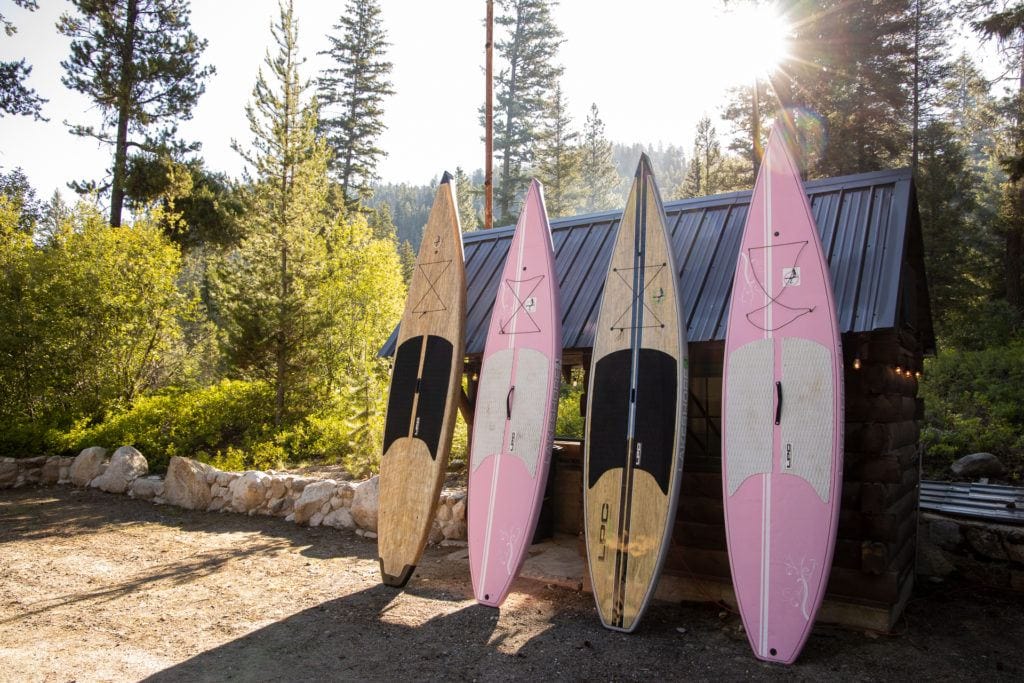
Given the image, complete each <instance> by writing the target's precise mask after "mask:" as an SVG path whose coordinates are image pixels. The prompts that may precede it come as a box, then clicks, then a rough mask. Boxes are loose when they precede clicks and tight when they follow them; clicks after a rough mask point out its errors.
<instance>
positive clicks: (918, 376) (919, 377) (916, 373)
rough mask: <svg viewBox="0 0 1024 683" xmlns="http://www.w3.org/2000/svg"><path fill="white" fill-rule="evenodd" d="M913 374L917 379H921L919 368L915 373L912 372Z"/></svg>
mask: <svg viewBox="0 0 1024 683" xmlns="http://www.w3.org/2000/svg"><path fill="white" fill-rule="evenodd" d="M914 376H915V377H917V378H918V379H921V376H922V373H921V371H920V370H918V371H917V372H915V373H914Z"/></svg>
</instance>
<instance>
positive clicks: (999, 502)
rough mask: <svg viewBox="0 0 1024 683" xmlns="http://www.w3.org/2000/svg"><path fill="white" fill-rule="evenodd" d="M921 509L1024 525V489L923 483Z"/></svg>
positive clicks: (1017, 487)
mask: <svg viewBox="0 0 1024 683" xmlns="http://www.w3.org/2000/svg"><path fill="white" fill-rule="evenodd" d="M920 506H921V509H922V510H928V511H930V512H944V513H946V514H951V515H957V516H959V517H971V518H974V519H984V520H987V521H990V522H1003V523H1006V524H1024V488H1020V487H1019V486H1003V485H1000V484H980V483H979V484H962V483H953V482H948V481H923V480H922V481H921V497H920Z"/></svg>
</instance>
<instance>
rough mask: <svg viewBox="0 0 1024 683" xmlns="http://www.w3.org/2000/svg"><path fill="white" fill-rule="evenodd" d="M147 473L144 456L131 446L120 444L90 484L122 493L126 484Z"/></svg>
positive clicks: (103, 489) (104, 489) (147, 464)
mask: <svg viewBox="0 0 1024 683" xmlns="http://www.w3.org/2000/svg"><path fill="white" fill-rule="evenodd" d="M147 474H149V463H147V462H146V458H145V457H144V456H143V455H142V453H139V452H138V451H137V450H135V449H134V448H132V447H131V446H121V447H120V448H118V449H117V450H116V451H114V455H113V456H112V457H111V458H110V465H108V466H107V469H106V470H105V471H104V472H103V474H101V475H100V476H98V477H96V478H95V479H93V481H92V484H91V486H93V487H95V488H98V489H100V490H101V491H106V492H107V493H124V492H125V491H127V490H128V486H129V485H130V484H131V483H132V482H133V481H135V480H136V479H138V478H139V477H144V476H146V475H147Z"/></svg>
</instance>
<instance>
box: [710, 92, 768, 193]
mask: <svg viewBox="0 0 1024 683" xmlns="http://www.w3.org/2000/svg"><path fill="white" fill-rule="evenodd" d="M756 84H757V103H758V105H757V120H756V121H755V120H754V96H755V94H754V88H753V86H749V85H747V86H740V87H738V88H732V89H731V90H730V91H729V100H728V103H727V104H726V106H725V110H724V111H723V113H722V118H723V119H724V120H726V121H729V122H730V123H731V128H732V133H733V136H732V140H731V141H730V142H729V146H728V149H729V151H730V152H732V153H734V154H737V155H739V156H744V157H747V158H748V159H749V160H750V161H749V164H750V165H749V167H748V168H747V171H746V173H747V176H746V178H745V179H744V180H745V181H746V183H747V184H748V185H749V186H751V187H752V186H753V185H754V176H755V170H756V169H757V168H759V167H760V164H761V157H762V156H764V145H765V143H766V142H767V141H768V133H770V132H771V123H772V121H773V120H774V119H775V117H776V116H777V115H778V113H779V109H778V99H777V98H776V97H774V96H771V95H770V94H769V93H770V90H769V84H768V83H767V82H766V81H763V80H761V79H758V80H757V81H756ZM755 125H756V129H755ZM755 130H756V131H757V133H758V139H757V140H754V134H755Z"/></svg>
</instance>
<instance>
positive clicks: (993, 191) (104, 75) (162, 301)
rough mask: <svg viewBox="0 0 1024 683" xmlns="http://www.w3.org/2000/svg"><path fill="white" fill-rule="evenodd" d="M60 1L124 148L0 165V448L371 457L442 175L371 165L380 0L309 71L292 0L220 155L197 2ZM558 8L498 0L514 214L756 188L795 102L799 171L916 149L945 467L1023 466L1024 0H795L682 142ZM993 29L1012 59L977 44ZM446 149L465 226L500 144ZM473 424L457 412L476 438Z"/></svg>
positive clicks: (858, 164)
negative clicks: (54, 178) (651, 172)
mask: <svg viewBox="0 0 1024 683" xmlns="http://www.w3.org/2000/svg"><path fill="white" fill-rule="evenodd" d="M478 4H479V7H477V8H476V9H479V10H480V14H481V18H482V15H483V3H478ZM725 4H727V5H730V6H733V7H736V6H750V5H758V4H760V5H762V6H763V5H765V4H767V3H750V2H738V1H737V2H729V3H725ZM67 5H68V7H67V11H66V12H64V14H63V15H62V16H61V18H60V20H59V22H58V23H57V25H56V26H55V27H54V31H55V35H57V34H60V35H63V36H64V37H65V38H68V39H70V50H69V53H68V55H67V57H66V59H65V60H64V61H63V62H62V67H63V76H62V78H61V84H60V85H58V84H56V83H54V84H52V87H53V88H58V87H66V88H69V89H71V90H74V91H76V92H79V93H81V94H83V95H85V96H86V97H88V98H89V100H90V101H91V102H92V103H93V104H94V108H93V109H91V110H89V111H86V112H83V113H82V115H81V120H79V121H69V122H66V124H67V127H68V130H69V132H71V133H72V134H74V135H79V136H84V137H88V138H92V139H95V140H96V141H98V143H99V144H102V145H104V147H105V148H106V149H109V155H110V156H109V158H110V165H109V167H107V168H97V169H96V172H95V174H94V175H93V177H90V178H83V179H81V180H79V181H77V182H74V183H71V184H70V187H69V189H68V190H67V191H64V192H60V191H58V192H55V193H54V194H53V195H52V196H50V197H47V198H44V197H39V196H37V193H36V190H35V189H34V188H33V186H32V182H31V179H30V178H28V177H26V175H25V173H24V172H23V171H22V170H21V169H20V168H17V167H15V168H4V169H0V455H11V456H15V457H20V456H31V455H38V454H41V453H66V452H74V451H76V450H77V449H79V448H81V447H83V446H86V445H97V444H98V445H107V446H117V445H121V444H126V443H131V444H134V445H136V446H137V447H138V448H139V449H140V450H142V451H143V452H144V453H145V454H146V456H147V458H148V459H149V461H150V465H151V467H152V468H153V469H155V470H157V471H159V470H160V469H162V468H163V467H165V466H166V463H167V461H168V460H169V458H170V457H171V456H173V455H187V456H192V457H198V458H199V459H202V460H205V461H207V462H211V463H214V464H216V465H218V466H220V467H222V468H227V469H253V468H255V469H266V468H279V467H283V466H286V465H294V464H297V463H302V462H332V463H340V464H342V465H344V467H345V468H346V469H347V470H348V471H349V472H350V473H351V474H352V475H353V476H361V475H365V474H367V473H370V472H373V471H374V470H375V469H376V467H377V464H378V462H379V457H380V438H381V432H382V422H383V410H384V402H385V400H386V393H387V380H388V371H389V368H388V362H387V360H386V359H381V358H378V357H377V351H378V349H379V348H380V347H381V345H382V344H383V342H384V340H385V339H386V338H387V336H388V334H390V332H391V330H392V329H393V327H394V325H395V324H396V323H397V321H398V318H399V317H400V315H401V310H402V306H403V303H404V296H405V287H406V284H407V282H408V278H409V275H410V272H411V269H412V264H413V262H414V258H415V252H416V249H417V248H418V246H419V238H420V235H421V233H422V228H423V225H424V223H425V221H426V217H427V213H428V212H429V209H430V204H431V202H432V199H433V194H434V190H435V189H436V183H437V178H434V179H432V180H430V181H429V182H424V183H423V184H422V185H415V184H409V183H389V182H387V181H386V180H384V179H382V178H380V177H379V175H378V172H377V169H378V166H379V164H380V161H381V159H382V158H383V156H384V155H385V154H386V150H384V149H381V148H380V143H379V141H380V135H381V133H382V131H383V129H384V125H385V124H384V111H385V108H386V107H387V104H388V98H389V96H390V95H392V94H393V92H394V90H393V88H394V86H393V84H392V83H391V81H390V79H389V75H390V73H391V68H392V65H391V63H390V62H389V60H388V48H389V43H388V32H387V28H386V26H385V25H384V23H383V21H382V17H381V11H380V7H379V5H378V1H377V0H349V1H348V2H347V3H346V4H345V6H344V7H343V8H342V10H341V12H340V15H339V17H338V21H337V24H336V25H335V26H333V28H331V29H330V32H329V34H328V37H329V45H330V47H329V49H328V50H327V53H326V56H327V57H328V58H329V59H328V64H329V66H327V67H325V68H324V69H322V70H321V71H319V72H317V73H308V72H307V69H306V68H305V60H304V57H305V55H304V52H303V47H302V43H301V40H300V33H299V31H298V22H297V20H296V14H295V11H294V7H293V5H292V2H291V1H290V0H285V1H283V2H282V3H281V5H280V8H279V12H278V14H277V16H276V17H275V19H274V23H273V28H272V37H273V45H272V48H271V49H270V50H268V53H267V55H266V59H265V61H264V63H263V65H262V66H261V69H260V75H259V78H258V80H257V82H256V83H255V85H254V88H253V91H252V97H251V99H250V102H249V104H248V106H247V107H246V115H247V120H248V123H249V131H248V132H243V131H239V134H238V138H237V139H236V140H235V141H234V142H233V146H234V148H235V149H236V151H237V152H238V154H239V155H240V157H241V158H242V159H243V160H244V162H245V168H246V170H245V172H244V173H243V174H242V175H241V176H240V177H231V176H229V175H228V174H227V173H225V172H222V171H220V170H218V169H215V168H210V167H208V165H207V164H206V162H205V160H204V158H203V155H202V149H201V148H200V146H199V145H198V144H197V143H195V142H193V141H190V140H187V139H185V138H184V137H183V136H182V135H181V134H180V133H179V125H180V124H181V123H182V122H183V121H187V120H188V119H189V118H190V117H191V115H192V111H193V109H194V107H195V105H196V103H197V102H198V101H199V100H200V98H201V97H202V96H203V94H204V90H205V84H206V82H207V81H208V80H209V77H210V76H211V74H212V73H213V68H214V67H213V66H212V65H209V64H207V63H205V62H204V59H203V54H204V50H205V49H206V46H207V43H206V41H205V40H204V39H203V38H202V37H201V36H198V35H196V34H195V33H194V32H193V30H192V28H191V26H190V12H189V9H190V5H189V3H188V2H187V0H71V1H70V2H68V3H67ZM552 5H553V3H550V2H543V1H542V0H498V1H497V2H496V13H497V16H496V44H495V48H496V61H497V68H496V82H495V103H496V104H495V106H496V109H495V111H496V118H495V126H494V131H495V168H494V171H495V190H494V205H495V224H496V225H507V224H511V223H513V222H514V221H515V218H516V215H517V211H518V205H519V202H520V201H521V200H522V197H523V194H524V192H525V188H526V185H527V183H528V180H529V178H530V177H534V176H535V177H537V178H539V179H540V180H541V181H542V182H543V183H544V187H545V195H546V199H547V207H548V210H549V213H550V215H551V217H552V218H556V217H563V216H572V215H576V214H580V213H587V212H595V211H608V210H614V209H618V208H620V207H621V206H622V204H623V203H624V201H625V194H626V191H627V189H628V184H629V179H630V177H631V172H632V169H633V167H634V166H635V163H636V160H637V158H638V156H639V153H640V152H641V151H646V152H647V153H648V154H649V155H650V156H651V157H652V161H653V164H654V167H655V172H656V174H657V178H658V182H659V185H660V187H661V188H662V192H663V195H664V197H665V199H666V200H670V199H677V198H681V197H696V196H703V195H709V194H716V193H720V192H728V191H733V190H741V189H749V188H750V187H751V186H752V185H753V178H754V169H755V167H756V163H757V149H758V148H759V147H760V146H761V145H763V143H764V137H763V136H764V134H765V133H766V132H767V130H768V128H769V126H770V122H771V121H772V120H773V119H774V118H775V116H776V115H777V114H778V113H779V112H780V110H781V109H782V108H785V109H786V110H787V111H788V112H790V114H791V115H794V116H795V117H796V121H797V122H798V126H799V130H800V131H801V142H802V145H801V152H802V160H801V162H802V164H803V170H804V173H805V175H806V177H807V178H808V179H813V178H819V177H828V176H835V175H844V174H849V173H857V172H863V171H873V170H878V169H884V168H896V167H904V166H910V167H911V168H912V169H913V171H914V176H915V182H916V186H917V198H918V202H919V207H920V213H921V222H922V228H923V232H924V240H925V259H926V267H927V277H928V284H929V290H930V295H931V297H932V302H931V304H932V311H933V314H934V316H935V324H936V329H937V334H938V346H939V354H938V356H937V357H936V358H934V359H929V361H928V362H927V364H926V368H925V373H924V377H923V379H922V383H921V392H922V394H923V395H924V396H925V399H926V402H925V405H926V428H925V433H924V436H923V440H924V442H925V445H926V448H927V457H926V459H925V468H926V470H927V474H928V476H932V477H943V476H945V475H946V471H947V468H948V465H949V463H950V462H951V461H952V460H953V459H954V458H955V457H958V456H960V455H964V454H966V453H970V452H975V451H987V452H991V453H994V454H996V455H998V456H1000V457H1001V458H1002V459H1003V460H1004V462H1005V463H1006V464H1007V465H1008V466H1009V469H1010V474H1009V479H1010V480H1011V481H1018V482H1019V480H1020V478H1021V476H1022V475H1024V334H1022V320H1024V279H1022V262H1024V3H1020V2H1003V1H998V0H973V1H971V2H944V1H941V0H856V1H853V2H850V1H849V0H814V1H811V2H781V3H778V7H777V10H776V11H777V12H778V13H779V14H780V15H781V16H783V17H784V18H785V20H786V26H787V29H786V31H787V35H786V36H785V37H786V42H787V52H786V55H785V56H784V58H783V60H782V61H781V62H780V63H779V64H777V65H774V69H773V70H772V72H771V73H770V74H767V75H766V76H765V77H764V78H761V79H758V80H756V81H754V82H752V83H751V85H749V86H745V87H737V88H735V89H733V90H732V91H730V93H729V95H728V96H727V97H726V98H725V99H724V100H723V101H721V102H707V103H706V104H705V106H706V107H707V108H708V114H707V115H706V116H704V117H703V118H702V119H701V120H700V122H699V123H698V125H697V126H696V128H695V130H694V131H693V140H692V143H691V144H687V145H673V144H668V145H665V144H660V143H659V144H657V145H654V144H651V143H650V142H649V141H648V142H644V141H613V140H610V139H608V137H607V136H606V134H605V126H604V123H603V121H602V118H601V113H600V111H599V109H598V106H597V105H596V104H593V105H592V106H591V107H590V108H589V112H588V114H587V116H586V117H585V119H584V120H583V121H575V120H573V118H572V117H571V116H570V114H569V108H568V106H567V102H566V97H565V95H564V92H563V89H562V85H561V82H562V79H563V77H564V69H563V68H562V67H561V66H560V61H559V48H560V46H561V45H562V44H564V43H565V41H567V40H572V36H566V35H563V33H562V31H561V30H560V29H559V27H558V25H557V24H556V22H555V20H554V18H553V15H552V12H551V8H552ZM8 7H9V8H12V9H15V10H16V11H18V12H26V11H33V10H36V9H38V3H37V1H36V0H12V2H11V3H8V4H7V7H5V8H4V9H3V10H0V24H2V28H3V30H4V32H5V34H6V35H7V36H11V35H13V34H14V33H15V32H16V31H17V28H18V27H17V24H16V22H15V21H14V19H13V18H12V16H15V15H14V14H13V13H12V12H11V10H10V9H7V8H8ZM762 9H763V7H762ZM304 30H309V28H308V27H304ZM964 32H966V35H967V36H968V37H969V40H968V41H967V42H966V43H965V42H963V41H962V40H954V36H957V35H963V34H964ZM481 33H482V28H481ZM954 46H958V47H957V48H956V49H954ZM724 49H730V48H724ZM731 49H737V50H740V49H744V47H743V46H734V47H733V48H731ZM993 52H994V53H996V54H997V55H998V59H1000V60H1001V64H1002V65H1003V68H1004V71H1002V72H1001V73H998V74H996V75H993V74H992V73H991V70H990V69H989V70H983V69H982V68H981V66H980V65H979V55H981V54H982V53H985V54H989V53H993ZM482 56H483V55H482V54H481V62H482ZM31 68H32V67H31V64H29V63H28V62H27V61H26V60H24V59H15V60H12V61H0V116H11V117H16V116H26V117H37V118H44V117H46V116H47V113H46V104H47V100H46V98H45V96H46V93H45V92H37V91H36V90H35V89H33V88H32V87H30V85H29V75H30V74H31ZM694 68H700V65H695V66H694ZM481 90H482V88H481ZM755 101H756V102H757V108H756V109H755V108H754V106H753V103H754V102H755ZM713 113H714V114H716V116H715V119H716V120H718V121H720V122H724V123H717V124H716V123H715V122H714V121H713V119H712V114H713ZM719 127H724V130H722V131H719V130H718V128H719ZM480 134H481V135H482V128H481V130H480ZM2 144H3V143H0V145H2ZM455 176H456V183H457V189H458V198H459V213H460V218H461V221H462V227H463V229H464V230H473V229H476V228H478V227H479V226H480V223H481V214H482V209H483V201H482V188H481V185H482V182H483V171H482V169H463V168H457V169H455ZM580 391H581V387H580V386H579V382H578V381H577V382H575V383H570V384H568V385H565V386H563V391H562V394H563V395H562V401H561V403H560V408H559V422H558V428H557V431H558V433H559V434H560V435H563V436H576V437H579V436H580V435H581V431H582V421H581V419H580V417H579V404H578V401H579V393H580ZM464 451H465V427H464V425H461V424H460V426H459V428H458V430H457V445H456V448H455V449H454V452H453V455H454V457H455V460H456V464H458V462H459V461H460V459H463V458H464V457H465V453H464Z"/></svg>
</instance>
